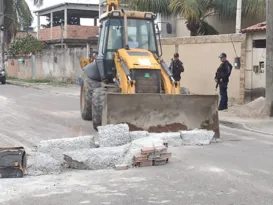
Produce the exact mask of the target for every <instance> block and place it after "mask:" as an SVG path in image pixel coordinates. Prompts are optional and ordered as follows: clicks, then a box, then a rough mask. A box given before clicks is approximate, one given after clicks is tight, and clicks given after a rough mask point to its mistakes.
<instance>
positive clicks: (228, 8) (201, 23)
mask: <svg viewBox="0 0 273 205" xmlns="http://www.w3.org/2000/svg"><path fill="white" fill-rule="evenodd" d="M124 3H127V5H128V7H130V8H131V9H135V10H139V11H152V12H155V13H160V14H162V15H163V16H166V15H169V14H174V15H180V16H183V17H184V18H185V19H187V21H186V25H187V28H188V29H189V30H190V32H191V35H192V36H196V35H212V34H217V33H218V32H217V31H216V30H215V29H214V28H213V27H212V26H211V25H209V24H208V23H207V21H206V18H207V17H208V16H211V15H215V14H217V15H218V16H219V18H220V19H226V20H227V19H235V18H236V7H237V0H124ZM265 4H266V2H265V0H243V6H242V9H243V10H242V17H243V18H248V19H264V18H265V9H266V6H265Z"/></svg>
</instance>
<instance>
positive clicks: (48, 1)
mask: <svg viewBox="0 0 273 205" xmlns="http://www.w3.org/2000/svg"><path fill="white" fill-rule="evenodd" d="M27 2H28V4H29V7H30V9H31V11H32V12H34V11H36V10H39V9H41V8H37V7H35V6H33V5H32V3H33V0H27ZM65 2H73V3H90V4H97V3H98V2H99V0H44V5H43V7H42V8H45V7H48V6H52V5H56V4H60V3H65ZM33 16H34V22H33V27H37V18H36V16H35V14H33ZM45 23H47V21H46V20H45V18H41V24H45ZM92 23H93V22H92ZM81 24H82V25H88V24H89V21H82V22H81Z"/></svg>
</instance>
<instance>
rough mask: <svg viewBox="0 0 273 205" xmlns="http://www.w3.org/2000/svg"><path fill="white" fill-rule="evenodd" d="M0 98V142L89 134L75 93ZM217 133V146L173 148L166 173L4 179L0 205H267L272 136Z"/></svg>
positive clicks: (12, 92)
mask: <svg viewBox="0 0 273 205" xmlns="http://www.w3.org/2000/svg"><path fill="white" fill-rule="evenodd" d="M48 93H51V94H52V95H50V96H48V95H47V94H48ZM75 93H76V92H75ZM3 96H4V97H6V98H7V99H8V101H7V99H6V100H5V102H7V103H6V104H4V103H1V104H0V112H1V124H0V128H1V130H4V132H2V131H1V132H0V133H1V143H2V139H3V137H2V135H4V142H5V143H12V142H22V143H24V144H25V143H26V144H29V146H31V145H33V144H35V143H36V142H38V141H39V140H41V139H47V138H55V137H60V136H62V137H67V136H73V135H75V134H77V132H75V133H74V132H71V129H69V127H70V126H72V125H74V126H76V127H79V126H80V127H82V130H84V131H86V132H88V131H89V130H88V129H90V127H89V126H88V124H85V123H83V122H82V121H81V120H80V117H79V114H78V111H77V109H78V106H79V103H78V96H77V95H76V94H75V95H74V96H73V95H70V96H67V95H64V94H59V95H56V94H54V93H52V92H48V91H40V90H33V89H30V88H28V89H25V88H20V87H13V86H10V85H7V86H3V87H1V86H0V98H2V99H3ZM0 100H1V99H0ZM9 100H10V101H9ZM1 101H2V100H1ZM2 102H4V101H2ZM3 105H4V106H3ZM3 107H4V108H3ZM46 113H47V114H46ZM53 113H54V114H53ZM57 113H58V114H57ZM90 131H92V130H90ZM62 132H64V133H62ZM3 133H4V134H3ZM21 133H23V134H22V135H20V134H21ZM221 134H222V140H221V141H220V142H218V143H213V144H211V145H209V146H202V147H199V146H186V147H177V148H170V149H171V151H172V153H173V158H172V159H171V161H170V163H169V164H168V165H165V166H160V167H148V168H136V169H129V170H126V171H115V170H103V171H77V170H75V171H70V172H66V173H63V174H61V175H49V176H40V177H26V178H23V179H2V180H0V204H3V205H37V204H39V205H55V204H58V205H80V204H92V205H100V204H103V205H148V204H157V205H160V204H166V205H169V204H171V205H180V204H183V205H244V204H245V205H257V204H259V205H272V200H273V172H272V170H273V160H272V151H273V138H272V136H268V135H261V134H257V133H252V132H249V131H243V130H239V129H233V128H228V127H225V126H221ZM30 139H31V140H30Z"/></svg>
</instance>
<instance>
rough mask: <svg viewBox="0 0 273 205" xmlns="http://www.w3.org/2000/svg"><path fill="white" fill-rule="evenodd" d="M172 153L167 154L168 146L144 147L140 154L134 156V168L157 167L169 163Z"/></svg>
mask: <svg viewBox="0 0 273 205" xmlns="http://www.w3.org/2000/svg"><path fill="white" fill-rule="evenodd" d="M171 156H172V153H170V152H168V145H167V144H165V145H162V146H154V147H145V148H142V149H141V154H139V155H136V156H134V159H133V160H134V162H133V163H134V164H133V166H135V167H147V166H159V165H165V164H167V163H168V162H169V159H170V158H171Z"/></svg>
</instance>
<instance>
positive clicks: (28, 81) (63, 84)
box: [7, 77, 72, 87]
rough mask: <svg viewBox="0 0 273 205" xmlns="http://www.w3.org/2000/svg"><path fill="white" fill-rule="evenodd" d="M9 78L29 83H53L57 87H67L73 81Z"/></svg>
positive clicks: (9, 78)
mask: <svg viewBox="0 0 273 205" xmlns="http://www.w3.org/2000/svg"><path fill="white" fill-rule="evenodd" d="M7 80H13V81H17V82H22V83H29V84H47V85H51V86H55V87H66V86H69V85H71V84H72V83H62V82H55V81H52V80H50V79H19V78H16V77H8V78H7Z"/></svg>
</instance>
